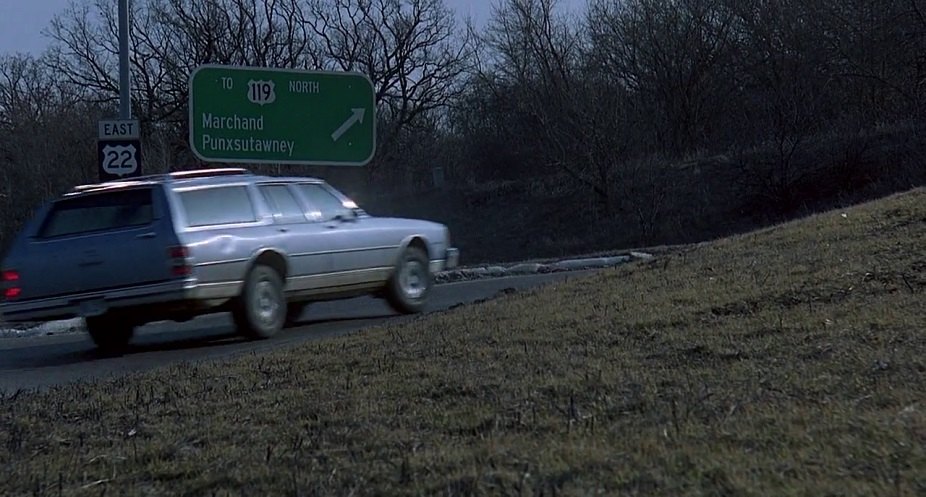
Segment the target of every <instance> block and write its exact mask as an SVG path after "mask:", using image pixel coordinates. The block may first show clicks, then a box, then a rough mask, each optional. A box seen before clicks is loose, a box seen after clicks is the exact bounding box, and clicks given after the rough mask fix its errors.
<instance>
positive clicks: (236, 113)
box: [189, 65, 376, 166]
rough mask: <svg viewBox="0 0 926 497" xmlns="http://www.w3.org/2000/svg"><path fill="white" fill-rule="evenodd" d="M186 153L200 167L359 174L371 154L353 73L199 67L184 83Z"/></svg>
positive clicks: (368, 98)
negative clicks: (343, 169)
mask: <svg viewBox="0 0 926 497" xmlns="http://www.w3.org/2000/svg"><path fill="white" fill-rule="evenodd" d="M189 108H190V148H191V149H192V151H193V153H194V154H196V156H197V157H199V158H200V159H201V160H203V161H207V162H231V163H236V162H238V163H240V162H247V163H271V164H300V165H319V166H363V165H366V164H367V163H368V162H369V161H370V159H372V158H373V154H374V153H375V151H376V105H375V97H374V92H373V84H372V82H371V81H370V79H369V78H368V77H367V76H365V75H363V74H359V73H352V72H326V71H304V70H296V69H272V68H258V67H244V66H220V65H204V66H200V67H198V68H196V70H194V71H193V73H192V74H191V75H190V94H189Z"/></svg>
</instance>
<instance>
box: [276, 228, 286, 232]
mask: <svg viewBox="0 0 926 497" xmlns="http://www.w3.org/2000/svg"><path fill="white" fill-rule="evenodd" d="M277 231H279V232H280V233H288V232H289V229H288V228H277Z"/></svg>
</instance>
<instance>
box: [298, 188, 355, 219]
mask: <svg viewBox="0 0 926 497" xmlns="http://www.w3.org/2000/svg"><path fill="white" fill-rule="evenodd" d="M299 190H300V191H301V192H302V194H303V195H304V196H305V198H306V200H307V201H308V202H309V203H310V204H311V208H312V210H313V211H314V212H313V216H314V217H315V218H316V219H318V220H320V221H330V220H332V219H334V218H335V217H337V216H338V215H342V214H345V213H347V212H348V211H349V210H350V209H348V208H347V207H344V204H342V203H341V200H340V199H339V198H338V197H336V196H334V194H332V193H331V192H329V191H328V190H327V189H325V187H324V186H322V185H320V184H315V183H303V184H300V185H299Z"/></svg>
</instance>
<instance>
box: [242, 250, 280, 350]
mask: <svg viewBox="0 0 926 497" xmlns="http://www.w3.org/2000/svg"><path fill="white" fill-rule="evenodd" d="M232 318H233V319H234V322H235V326H236V328H237V329H238V332H239V333H240V334H242V335H244V336H246V337H248V338H256V339H258V338H270V337H272V336H274V335H276V334H277V333H278V332H279V331H280V330H281V329H283V324H284V322H285V321H286V295H285V294H284V293H283V278H282V277H281V276H280V273H278V272H277V271H276V270H275V269H273V268H271V267H269V266H265V265H263V264H258V265H256V266H254V268H253V269H251V271H250V272H249V273H248V277H247V279H246V280H245V282H244V288H243V289H242V291H241V295H240V296H239V297H238V299H237V300H236V302H235V305H234V308H233V310H232Z"/></svg>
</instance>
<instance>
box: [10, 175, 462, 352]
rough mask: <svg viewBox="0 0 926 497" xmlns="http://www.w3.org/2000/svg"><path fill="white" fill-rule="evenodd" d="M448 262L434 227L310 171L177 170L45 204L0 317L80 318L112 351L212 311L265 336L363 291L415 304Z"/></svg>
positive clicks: (398, 304)
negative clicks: (360, 201) (317, 304)
mask: <svg viewBox="0 0 926 497" xmlns="http://www.w3.org/2000/svg"><path fill="white" fill-rule="evenodd" d="M458 257H459V252H458V251H457V250H456V249H455V248H452V247H451V246H450V234H449V231H448V229H447V227H446V226H444V225H443V224H439V223H434V222H428V221H423V220H414V219H396V218H380V217H375V216H371V215H369V214H367V213H366V212H364V211H363V210H362V209H360V208H358V206H357V205H356V204H354V202H353V201H351V200H350V199H349V198H347V197H346V196H345V195H343V194H342V193H340V192H339V191H337V190H336V189H334V188H333V187H331V186H330V185H328V184H327V183H326V182H324V181H322V180H320V179H315V178H306V177H285V178H284V177H271V176H262V175H256V174H252V173H250V172H249V171H247V170H246V169H240V168H222V169H207V170H198V171H189V172H177V173H171V174H165V175H157V176H146V177H142V178H136V179H132V180H119V181H112V182H107V183H100V184H93V185H84V186H79V187H76V188H74V189H73V190H72V191H71V192H69V193H67V194H65V195H63V196H62V197H61V198H58V199H56V200H54V201H52V202H49V203H48V204H47V205H45V206H43V207H42V208H41V209H40V210H39V212H38V213H37V215H36V216H34V217H33V219H32V220H31V221H30V222H29V223H28V224H27V225H26V226H25V227H24V228H23V230H22V231H21V232H20V233H19V235H18V236H17V238H16V239H15V241H14V242H13V244H12V246H11V247H10V250H9V252H8V254H7V256H6V257H5V259H4V260H3V262H2V266H0V270H2V278H0V316H2V319H3V320H5V321H7V322H23V321H49V320H56V319H67V318H74V317H82V318H84V319H85V321H86V324H87V330H88V332H89V334H90V336H91V337H92V339H93V341H94V342H95V343H96V345H97V346H98V347H99V348H101V349H104V350H109V351H116V350H119V349H121V348H123V347H124V346H125V345H127V344H128V342H129V341H130V340H131V337H132V332H133V330H134V328H135V327H137V326H140V325H142V324H145V323H148V322H152V321H163V320H174V321H185V320H189V319H192V318H193V317H195V316H198V315H202V314H207V313H215V312H230V313H231V315H232V316H233V319H234V322H235V325H236V327H237V329H238V331H239V332H240V333H241V334H243V335H245V336H248V337H252V338H266V337H270V336H273V335H274V334H276V333H277V332H279V331H280V330H281V329H282V328H283V327H284V326H286V325H287V324H288V322H292V321H293V320H294V319H296V318H297V317H298V316H299V315H300V314H301V313H302V311H303V307H304V306H305V305H306V304H307V303H309V302H311V301H318V300H332V299H343V298H350V297H356V296H361V295H374V296H377V297H381V298H384V299H386V301H388V302H389V304H390V305H391V306H392V307H393V308H395V309H396V310H397V311H399V312H402V313H415V312H420V311H421V310H422V309H423V307H424V306H425V304H426V302H427V299H428V295H429V292H430V290H431V287H432V285H433V274H434V273H435V272H437V271H442V270H445V269H448V268H452V267H454V266H456V264H457V263H458Z"/></svg>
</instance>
